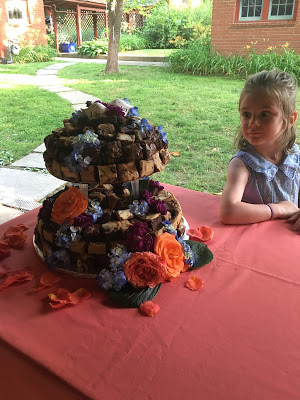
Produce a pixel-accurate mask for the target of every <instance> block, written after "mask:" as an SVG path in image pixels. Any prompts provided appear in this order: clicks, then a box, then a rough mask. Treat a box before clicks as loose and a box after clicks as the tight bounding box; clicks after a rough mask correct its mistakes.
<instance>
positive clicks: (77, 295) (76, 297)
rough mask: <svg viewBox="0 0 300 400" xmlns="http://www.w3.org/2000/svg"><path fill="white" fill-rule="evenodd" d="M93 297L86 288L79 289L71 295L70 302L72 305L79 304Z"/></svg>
mask: <svg viewBox="0 0 300 400" xmlns="http://www.w3.org/2000/svg"><path fill="white" fill-rule="evenodd" d="M89 297H91V293H90V292H89V291H88V290H86V289H84V288H79V289H77V290H76V291H75V292H73V293H71V294H70V302H71V304H77V303H79V302H80V301H81V300H83V299H88V298H89Z"/></svg>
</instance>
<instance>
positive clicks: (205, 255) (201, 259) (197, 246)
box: [185, 240, 214, 271]
mask: <svg viewBox="0 0 300 400" xmlns="http://www.w3.org/2000/svg"><path fill="white" fill-rule="evenodd" d="M185 242H186V243H187V244H188V245H189V246H190V247H191V250H192V252H193V253H194V256H195V264H194V265H193V266H192V267H191V268H190V269H189V271H191V270H192V269H197V268H200V267H203V265H206V264H208V263H210V262H211V261H212V259H213V258H214V256H213V253H212V252H211V251H210V250H209V248H208V247H207V245H206V244H204V243H201V242H195V241H194V240H185Z"/></svg>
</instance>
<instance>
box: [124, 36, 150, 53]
mask: <svg viewBox="0 0 300 400" xmlns="http://www.w3.org/2000/svg"><path fill="white" fill-rule="evenodd" d="M147 48H149V47H148V43H147V40H146V39H145V38H144V37H143V36H142V35H141V34H139V33H132V34H130V33H122V34H121V38H120V43H119V51H130V50H141V49H147Z"/></svg>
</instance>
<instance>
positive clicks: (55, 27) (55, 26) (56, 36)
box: [52, 5, 59, 51]
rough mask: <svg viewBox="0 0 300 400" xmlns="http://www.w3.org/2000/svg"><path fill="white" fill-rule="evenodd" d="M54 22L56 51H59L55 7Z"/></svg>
mask: <svg viewBox="0 0 300 400" xmlns="http://www.w3.org/2000/svg"><path fill="white" fill-rule="evenodd" d="M52 22H53V30H54V42H55V47H56V50H57V51H59V43H58V32H57V21H56V7H55V5H53V6H52Z"/></svg>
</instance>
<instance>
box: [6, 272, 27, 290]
mask: <svg viewBox="0 0 300 400" xmlns="http://www.w3.org/2000/svg"><path fill="white" fill-rule="evenodd" d="M32 279H33V274H32V273H31V272H30V271H28V269H25V268H23V269H20V270H18V271H15V272H14V273H13V274H11V275H8V276H7V278H6V279H5V281H4V282H3V283H2V285H0V290H1V289H5V288H6V287H8V286H10V285H12V284H13V283H15V282H27V281H31V280H32Z"/></svg>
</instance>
